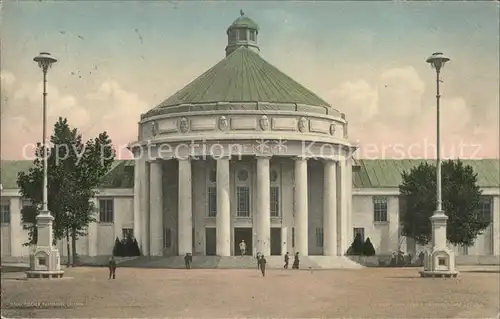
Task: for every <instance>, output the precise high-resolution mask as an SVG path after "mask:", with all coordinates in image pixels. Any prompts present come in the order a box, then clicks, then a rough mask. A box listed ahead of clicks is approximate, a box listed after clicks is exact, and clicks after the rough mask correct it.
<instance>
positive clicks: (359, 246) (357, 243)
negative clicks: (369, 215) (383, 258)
mask: <svg viewBox="0 0 500 319" xmlns="http://www.w3.org/2000/svg"><path fill="white" fill-rule="evenodd" d="M362 254H363V240H362V239H361V234H356V237H355V238H354V241H353V242H352V244H351V246H350V247H349V249H347V255H351V256H360V255H362Z"/></svg>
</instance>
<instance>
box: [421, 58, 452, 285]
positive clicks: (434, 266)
mask: <svg viewBox="0 0 500 319" xmlns="http://www.w3.org/2000/svg"><path fill="white" fill-rule="evenodd" d="M448 61H450V59H449V58H448V57H446V56H444V55H443V53H440V52H437V53H433V54H432V55H431V56H430V57H428V58H427V60H426V62H427V63H429V64H430V65H431V67H432V68H433V69H435V70H436V199H437V200H436V210H435V211H434V214H433V215H432V216H431V218H430V219H431V224H432V247H431V248H430V249H429V250H427V251H426V253H425V258H424V270H423V271H421V272H420V276H422V277H457V276H458V271H456V270H455V254H454V253H453V251H451V250H450V249H449V248H448V245H447V240H446V221H447V220H448V216H446V214H445V213H444V211H443V200H442V190H441V143H440V142H441V141H440V139H441V136H440V134H441V127H440V105H439V102H440V98H441V94H440V91H439V84H440V82H441V80H440V78H439V76H440V73H441V69H442V68H443V67H444V65H445V64H446V62H448Z"/></svg>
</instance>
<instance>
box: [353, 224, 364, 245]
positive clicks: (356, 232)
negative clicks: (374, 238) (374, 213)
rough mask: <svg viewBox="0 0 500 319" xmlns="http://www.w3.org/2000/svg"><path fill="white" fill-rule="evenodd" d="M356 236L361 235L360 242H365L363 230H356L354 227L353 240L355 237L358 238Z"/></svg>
mask: <svg viewBox="0 0 500 319" xmlns="http://www.w3.org/2000/svg"><path fill="white" fill-rule="evenodd" d="M358 234H360V235H361V240H362V241H363V242H365V229H364V228H361V227H360V228H357V227H354V237H353V238H356V236H358Z"/></svg>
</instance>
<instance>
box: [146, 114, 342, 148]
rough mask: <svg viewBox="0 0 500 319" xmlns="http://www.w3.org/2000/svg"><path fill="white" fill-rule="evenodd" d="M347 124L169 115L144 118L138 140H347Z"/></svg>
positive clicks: (305, 117) (323, 119)
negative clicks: (239, 137)
mask: <svg viewBox="0 0 500 319" xmlns="http://www.w3.org/2000/svg"><path fill="white" fill-rule="evenodd" d="M346 126H347V122H346V120H345V118H344V117H342V116H333V115H328V114H317V113H307V112H284V111H266V112H265V113H264V112H262V111H244V112H242V111H234V110H231V111H229V110H228V111H214V112H211V113H206V112H190V113H169V114H166V115H158V116H151V117H147V118H144V119H143V120H141V122H140V123H139V141H144V140H148V139H150V140H153V141H155V140H156V139H161V138H164V137H172V138H173V139H177V138H178V139H181V140H182V139H185V138H186V137H188V136H197V135H203V136H210V137H213V135H217V138H220V139H232V138H234V137H236V136H238V135H243V136H245V135H248V134H252V135H253V136H254V137H256V138H259V137H262V138H272V137H274V138H285V137H286V138H290V137H291V138H293V137H295V138H296V139H304V138H308V139H315V138H316V137H322V138H331V139H336V140H342V141H346V139H347V134H346V133H347V128H346Z"/></svg>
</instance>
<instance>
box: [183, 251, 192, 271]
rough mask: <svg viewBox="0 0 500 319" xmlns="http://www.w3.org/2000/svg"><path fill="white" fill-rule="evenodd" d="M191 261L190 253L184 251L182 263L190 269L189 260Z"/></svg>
mask: <svg viewBox="0 0 500 319" xmlns="http://www.w3.org/2000/svg"><path fill="white" fill-rule="evenodd" d="M192 261H193V257H192V256H191V254H190V253H186V256H184V264H185V265H186V269H191V262H192Z"/></svg>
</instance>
